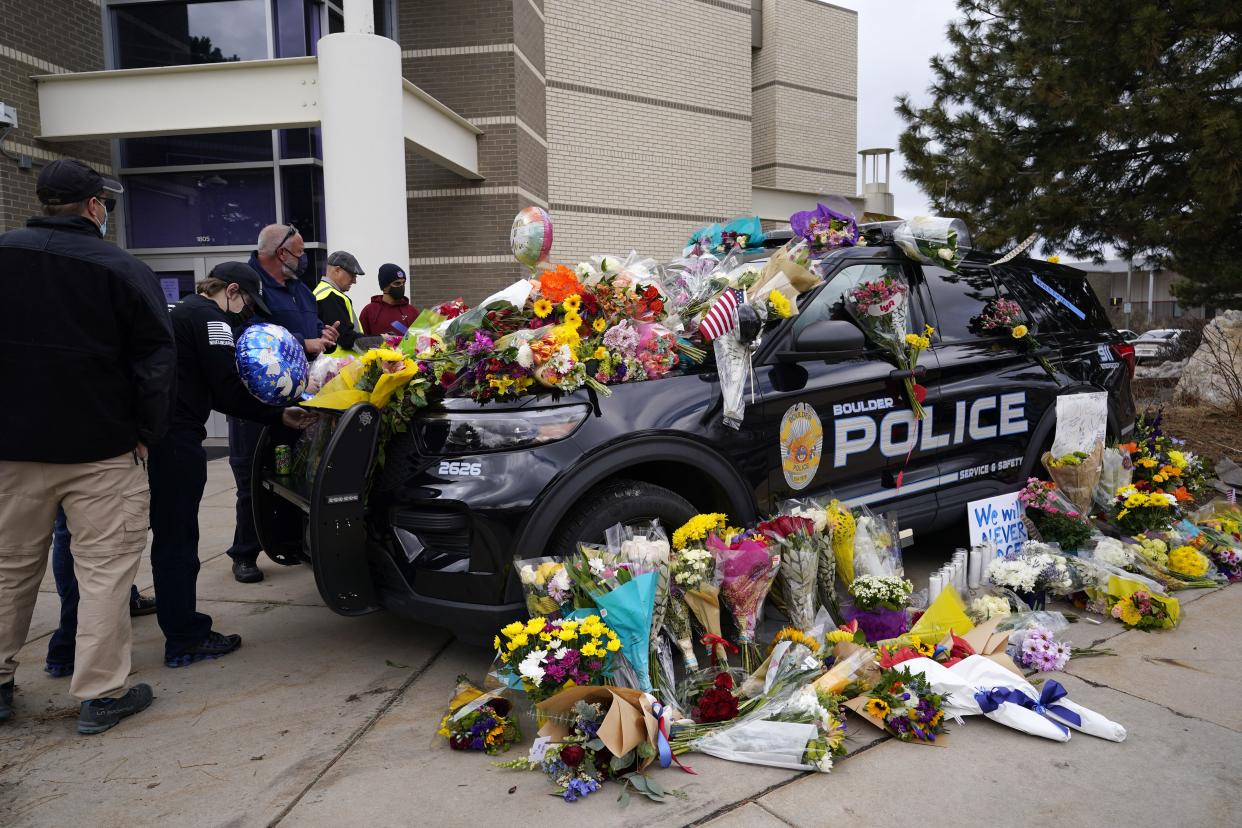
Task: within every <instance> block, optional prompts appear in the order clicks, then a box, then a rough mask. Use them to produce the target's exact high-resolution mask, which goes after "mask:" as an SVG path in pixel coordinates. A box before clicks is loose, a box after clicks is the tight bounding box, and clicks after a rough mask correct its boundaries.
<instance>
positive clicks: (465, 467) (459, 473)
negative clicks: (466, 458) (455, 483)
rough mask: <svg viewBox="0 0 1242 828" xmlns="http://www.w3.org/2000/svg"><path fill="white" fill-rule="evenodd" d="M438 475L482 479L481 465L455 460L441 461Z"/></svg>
mask: <svg viewBox="0 0 1242 828" xmlns="http://www.w3.org/2000/svg"><path fill="white" fill-rule="evenodd" d="M440 474H443V475H451V476H453V477H482V476H483V464H482V463H465V462H461V461H456V460H443V461H441V463H440Z"/></svg>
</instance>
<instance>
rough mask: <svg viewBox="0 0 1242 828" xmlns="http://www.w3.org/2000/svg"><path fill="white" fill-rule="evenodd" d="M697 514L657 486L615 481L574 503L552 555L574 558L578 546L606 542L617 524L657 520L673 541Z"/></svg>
mask: <svg viewBox="0 0 1242 828" xmlns="http://www.w3.org/2000/svg"><path fill="white" fill-rule="evenodd" d="M696 514H698V510H697V509H695V508H694V506H693V505H691V503H690V501H688V500H686V499H685V498H684V497H682V496H681V495H679V494H677V493H676V492H674V491H673V490H671V489H666V488H664V487H663V486H657V485H655V484H654V483H644V482H642V481H640V480H616V481H613V482H611V483H605V484H603V485H602V486H599V487H597V488H595V489H593V490H592V491H591V492H589V493H588V494H587V495H586V497H584V498H583V499H582V500H580V501H579V502H578V503H576V504H574V507H573V509H572V510H571V512H570V517H569V518H568V519H567V520H566V521H565V522H564V523H563V524H562V525H561V528H560V530H559V531H558V532H557V534H556V537H555V539H554V540H553V542H552V545H551V547H550V549H551V551H550V552H549V554H551V555H556V556H558V557H559V556H568V555H572V554H573V553H574V552H576V551H577V549H578V544H579V543H603V542H604V533H605V532H606V531H607V530H608V529H609V528H610V527H612V526H615V525H616V524H618V523H625V524H631V525H634V524H638V523H646V522H648V521H650V520H653V519H658V520H659V521H660V525H661V526H662V527H663V528H664V533H665V534H666V535H667V536H668V537H669V540H672V537H673V532H674V531H676V530H677V529H678V528H679V527H680V526H681V525H682V524H683V523H685V522H686V521H688V520H689V519H690V518H692V517H694V516H695V515H696Z"/></svg>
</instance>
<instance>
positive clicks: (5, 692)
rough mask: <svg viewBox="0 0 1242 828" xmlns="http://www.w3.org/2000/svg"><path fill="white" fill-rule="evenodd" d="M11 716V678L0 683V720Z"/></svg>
mask: <svg viewBox="0 0 1242 828" xmlns="http://www.w3.org/2000/svg"><path fill="white" fill-rule="evenodd" d="M11 718H13V680H12V679H9V680H8V681H6V682H5V683H4V684H0V722H7V721H8V720H9V719H11Z"/></svg>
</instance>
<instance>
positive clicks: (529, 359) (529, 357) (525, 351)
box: [517, 342, 535, 368]
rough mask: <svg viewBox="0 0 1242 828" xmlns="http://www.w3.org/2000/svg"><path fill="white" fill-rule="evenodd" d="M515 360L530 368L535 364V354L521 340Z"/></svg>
mask: <svg viewBox="0 0 1242 828" xmlns="http://www.w3.org/2000/svg"><path fill="white" fill-rule="evenodd" d="M517 362H518V365H521V366H522V367H523V368H530V367H531V366H533V365H534V364H535V354H534V352H533V351H531V349H530V345H529V344H527V343H525V342H523V343H522V344H521V346H519V347H518V354H517Z"/></svg>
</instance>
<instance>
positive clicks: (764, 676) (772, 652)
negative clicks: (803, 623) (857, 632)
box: [742, 611, 832, 698]
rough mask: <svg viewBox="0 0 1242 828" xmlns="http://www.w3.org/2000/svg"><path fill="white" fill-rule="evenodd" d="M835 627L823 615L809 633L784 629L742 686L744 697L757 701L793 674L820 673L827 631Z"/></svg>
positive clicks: (820, 615) (777, 634) (817, 618)
mask: <svg viewBox="0 0 1242 828" xmlns="http://www.w3.org/2000/svg"><path fill="white" fill-rule="evenodd" d="M830 626H832V621H831V619H829V618H828V615H827V613H825V612H823V611H821V612H820V614H819V615H818V616H816V619H815V622H814V623H813V624H812V626H811V627H810V629H809V630H807V631H805V632H804V631H803V630H800V629H798V628H797V627H783V628H782V629H781V630H780V631H778V632H777V633H776V635H775V636H773V638H772V643H771V644H770V645H768V654H767V658H765V659H764V660H763V663H762V664H760V665H759V667H758V668H756V670H755V671H754V672H753V673H751V674H750V675H749V676H747V677H746V679H745V681H743V682H742V695H743V696H746V697H747V698H754V697H756V696H760V695H763V694H766V693H769V692H771V690H772V688H773V687H775V686H776V685H778V684H784V683H786V682H787V681H788V680H789V679H790V677H791V676H793V675H794V674H799V675H801V674H804V673H806V672H807V671H813V670H818V669H820V668H821V667H822V666H823V661H822V658H821V651H822V650H823V644H822V643H821V641H822V640H823V637H824V630H825V629H826V628H828V627H830Z"/></svg>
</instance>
